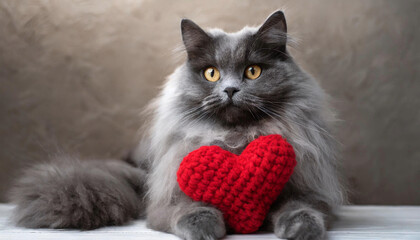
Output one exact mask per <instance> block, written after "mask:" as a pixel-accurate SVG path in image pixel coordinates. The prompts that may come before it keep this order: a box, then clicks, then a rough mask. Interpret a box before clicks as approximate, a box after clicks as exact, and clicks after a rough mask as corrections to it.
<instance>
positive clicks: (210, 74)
mask: <svg viewBox="0 0 420 240" xmlns="http://www.w3.org/2000/svg"><path fill="white" fill-rule="evenodd" d="M204 77H205V78H206V79H207V80H208V81H210V82H216V81H218V80H219V79H220V72H219V70H217V68H215V67H208V68H206V69H205V70H204Z"/></svg>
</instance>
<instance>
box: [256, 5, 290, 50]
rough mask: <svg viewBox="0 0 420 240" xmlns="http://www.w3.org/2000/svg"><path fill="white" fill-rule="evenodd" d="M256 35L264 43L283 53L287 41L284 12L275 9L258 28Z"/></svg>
mask: <svg viewBox="0 0 420 240" xmlns="http://www.w3.org/2000/svg"><path fill="white" fill-rule="evenodd" d="M256 37H257V39H258V40H259V41H262V42H263V43H264V44H268V45H270V47H271V48H274V49H276V50H280V51H282V52H283V53H285V51H286V43H287V25H286V18H285V17H284V13H283V12H282V11H277V12H274V13H273V14H271V15H270V16H269V17H268V18H267V20H265V22H264V23H263V24H262V25H261V27H260V28H259V29H258V32H257V33H256Z"/></svg>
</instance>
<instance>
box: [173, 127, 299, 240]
mask: <svg viewBox="0 0 420 240" xmlns="http://www.w3.org/2000/svg"><path fill="white" fill-rule="evenodd" d="M295 165H296V160H295V153H294V151H293V147H292V146H291V145H290V144H289V143H287V142H286V140H285V139H283V138H282V137H281V136H280V135H268V136H263V137H259V138H258V139H256V140H254V141H252V142H251V143H250V144H249V145H248V146H247V147H246V148H245V150H244V151H243V152H242V154H241V155H239V156H238V155H235V154H233V153H231V152H228V151H225V150H223V149H222V148H220V147H218V146H203V147H200V148H199V149H197V150H194V151H192V152H190V153H189V154H188V155H187V156H186V157H185V158H184V159H183V161H182V163H181V165H180V166H179V169H178V172H177V177H178V178H177V181H178V184H179V186H180V188H181V190H182V191H183V192H184V193H185V194H187V195H188V196H189V197H191V198H192V199H193V200H195V201H202V202H206V203H210V204H212V205H214V206H216V207H217V208H219V209H220V210H221V211H222V212H223V215H224V218H225V220H226V222H227V223H228V224H229V226H230V227H232V228H233V229H234V230H235V231H236V232H238V233H251V232H255V231H257V230H258V228H259V227H260V226H261V225H262V223H263V221H264V218H265V216H266V215H267V213H268V210H269V208H270V206H271V204H272V203H273V201H274V200H275V199H276V198H277V197H278V195H279V194H280V192H281V190H282V189H283V187H284V185H285V184H286V182H287V181H288V180H289V178H290V175H291V174H292V172H293V168H294V167H295Z"/></svg>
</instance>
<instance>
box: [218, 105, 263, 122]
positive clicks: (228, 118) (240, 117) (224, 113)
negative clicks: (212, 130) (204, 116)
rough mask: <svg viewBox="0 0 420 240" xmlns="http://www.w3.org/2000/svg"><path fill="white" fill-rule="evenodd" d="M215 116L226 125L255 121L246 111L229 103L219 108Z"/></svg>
mask: <svg viewBox="0 0 420 240" xmlns="http://www.w3.org/2000/svg"><path fill="white" fill-rule="evenodd" d="M217 117H218V118H219V120H221V121H222V122H223V123H225V124H228V125H246V124H250V123H251V122H254V121H256V120H255V119H254V118H253V117H252V115H251V114H250V113H249V112H248V111H246V110H244V109H242V108H241V107H239V106H236V105H233V104H229V105H228V106H225V107H224V108H223V109H222V110H220V111H219V113H218V114H217Z"/></svg>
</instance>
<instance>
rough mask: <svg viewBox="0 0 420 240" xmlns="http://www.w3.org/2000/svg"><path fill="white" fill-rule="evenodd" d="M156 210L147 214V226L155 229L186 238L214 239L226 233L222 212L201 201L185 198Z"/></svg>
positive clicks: (190, 239)
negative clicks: (183, 200)
mask: <svg viewBox="0 0 420 240" xmlns="http://www.w3.org/2000/svg"><path fill="white" fill-rule="evenodd" d="M156 210H157V211H155V212H154V214H153V213H150V214H149V216H148V222H149V227H151V228H154V229H156V230H161V231H162V230H163V231H168V232H171V233H173V234H175V235H177V236H178V237H180V238H182V239H186V240H216V239H220V238H222V237H224V236H225V235H226V227H225V223H224V221H223V214H222V213H221V212H220V211H219V210H218V209H216V208H214V207H210V206H207V205H205V204H203V203H200V202H191V201H188V200H186V201H185V202H180V203H178V204H176V205H171V206H166V207H165V206H160V207H159V209H156ZM163 216H169V217H168V218H166V217H163ZM162 218H166V219H164V220H163V219H162ZM162 220H163V221H162ZM165 225H166V226H165Z"/></svg>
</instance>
